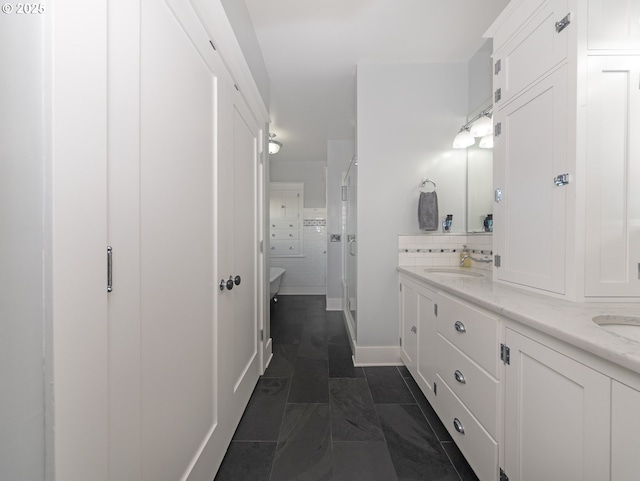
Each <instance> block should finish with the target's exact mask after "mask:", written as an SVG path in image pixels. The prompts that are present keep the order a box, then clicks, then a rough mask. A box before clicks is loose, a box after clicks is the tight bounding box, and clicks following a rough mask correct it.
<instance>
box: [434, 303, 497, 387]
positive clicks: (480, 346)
mask: <svg viewBox="0 0 640 481" xmlns="http://www.w3.org/2000/svg"><path fill="white" fill-rule="evenodd" d="M438 332H439V333H440V334H442V336H443V337H444V338H445V339H447V340H448V341H449V342H451V343H452V344H453V345H454V346H456V347H457V348H458V349H460V350H461V351H462V352H463V353H465V354H466V355H467V356H469V357H470V358H471V359H472V360H473V361H474V362H476V363H477V364H479V365H480V366H481V367H482V368H483V369H485V370H486V371H487V372H488V373H489V374H491V375H492V376H493V377H495V378H496V379H499V375H498V372H499V371H498V367H499V362H500V354H499V353H500V347H499V346H500V343H499V337H498V335H499V322H498V320H497V319H495V318H493V317H491V316H489V315H487V314H485V313H483V312H481V311H478V310H477V309H474V308H472V307H470V306H467V305H466V304H462V303H460V302H456V301H454V300H452V299H449V298H448V297H445V296H441V297H440V301H439V302H438Z"/></svg>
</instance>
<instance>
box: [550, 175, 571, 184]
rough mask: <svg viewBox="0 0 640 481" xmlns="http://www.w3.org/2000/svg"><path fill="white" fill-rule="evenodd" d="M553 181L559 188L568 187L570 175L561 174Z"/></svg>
mask: <svg viewBox="0 0 640 481" xmlns="http://www.w3.org/2000/svg"><path fill="white" fill-rule="evenodd" d="M553 181H554V182H555V184H556V185H557V186H558V187H561V186H563V185H567V184H568V183H569V174H560V175H556V176H555V177H554V178H553Z"/></svg>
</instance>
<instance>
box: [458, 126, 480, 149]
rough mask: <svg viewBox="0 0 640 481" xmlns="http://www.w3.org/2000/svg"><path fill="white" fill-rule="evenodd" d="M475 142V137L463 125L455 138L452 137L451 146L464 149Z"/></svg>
mask: <svg viewBox="0 0 640 481" xmlns="http://www.w3.org/2000/svg"><path fill="white" fill-rule="evenodd" d="M475 143H476V139H475V138H474V137H473V135H471V133H470V132H469V129H468V128H467V126H466V125H465V126H464V127H462V128H461V129H460V132H458V135H456V137H455V139H453V148H454V149H466V148H467V147H469V146H471V145H473V144H475Z"/></svg>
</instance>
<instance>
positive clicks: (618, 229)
mask: <svg viewBox="0 0 640 481" xmlns="http://www.w3.org/2000/svg"><path fill="white" fill-rule="evenodd" d="M639 18H640V4H639V2H637V1H632V2H631V1H627V0H611V1H609V0H606V1H605V0H520V1H512V2H511V3H510V4H509V5H508V6H507V8H506V9H505V10H504V12H503V13H502V14H501V15H500V16H499V17H498V19H497V20H496V21H495V22H494V24H493V25H492V26H491V28H490V29H489V31H488V32H487V34H486V35H487V36H489V37H492V38H493V46H494V55H493V60H494V73H495V75H494V129H495V130H494V137H495V140H494V185H495V187H496V188H497V189H499V190H500V191H501V199H498V198H496V204H495V205H494V239H495V245H494V252H495V254H496V267H495V269H494V277H495V279H497V280H498V281H500V282H504V283H513V284H517V285H520V286H524V287H527V288H532V289H536V290H540V291H542V292H545V293H552V294H554V295H556V296H561V297H564V298H566V299H568V300H574V301H582V300H585V299H586V300H590V299H595V298H619V299H622V298H625V299H640V279H639V277H640V247H638V246H639V245H640V242H639V240H640V214H639V212H638V211H639V210H640V197H639V194H638V193H637V190H638V189H636V188H632V186H636V185H638V182H639V180H638V179H639V175H640V174H639V173H638V170H639V167H638V162H637V160H638V155H639V154H640V152H639V150H640V149H639V143H640V140H639V139H638V135H636V133H637V132H638V131H639V130H640V124H639V121H638V115H639V113H638V102H639V101H640V91H639V89H638V85H639V82H640V78H639V75H640V73H639V72H638V63H639V60H640V58H639V57H633V56H632V55H640V22H639V21H638V19H639Z"/></svg>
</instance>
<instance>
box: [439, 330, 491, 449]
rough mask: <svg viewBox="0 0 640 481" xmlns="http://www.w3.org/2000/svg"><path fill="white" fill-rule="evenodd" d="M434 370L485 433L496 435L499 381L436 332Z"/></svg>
mask: <svg viewBox="0 0 640 481" xmlns="http://www.w3.org/2000/svg"><path fill="white" fill-rule="evenodd" d="M437 352H438V355H437V358H438V363H437V372H438V374H439V375H440V377H441V378H442V379H443V380H444V382H445V383H447V385H448V386H449V388H450V389H451V390H452V391H453V392H454V393H455V394H456V396H458V398H460V400H461V401H462V402H463V403H464V405H465V406H466V407H467V408H468V409H469V410H470V411H471V412H472V413H473V415H474V416H475V417H476V418H477V419H478V421H479V422H480V424H482V425H483V426H484V428H485V429H486V430H487V431H488V432H489V434H490V435H491V436H492V437H494V438H497V437H498V397H499V389H500V384H499V382H498V381H497V380H496V379H494V378H493V377H492V376H490V375H489V374H487V373H486V372H485V371H484V370H483V369H481V368H480V367H479V366H478V365H477V364H476V363H474V362H473V361H472V360H471V359H469V358H468V357H467V356H465V355H464V354H463V353H461V352H460V351H459V350H458V349H457V348H456V347H455V346H454V345H453V344H451V343H450V342H449V341H447V340H446V339H445V338H444V337H442V335H440V334H438V347H437Z"/></svg>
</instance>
